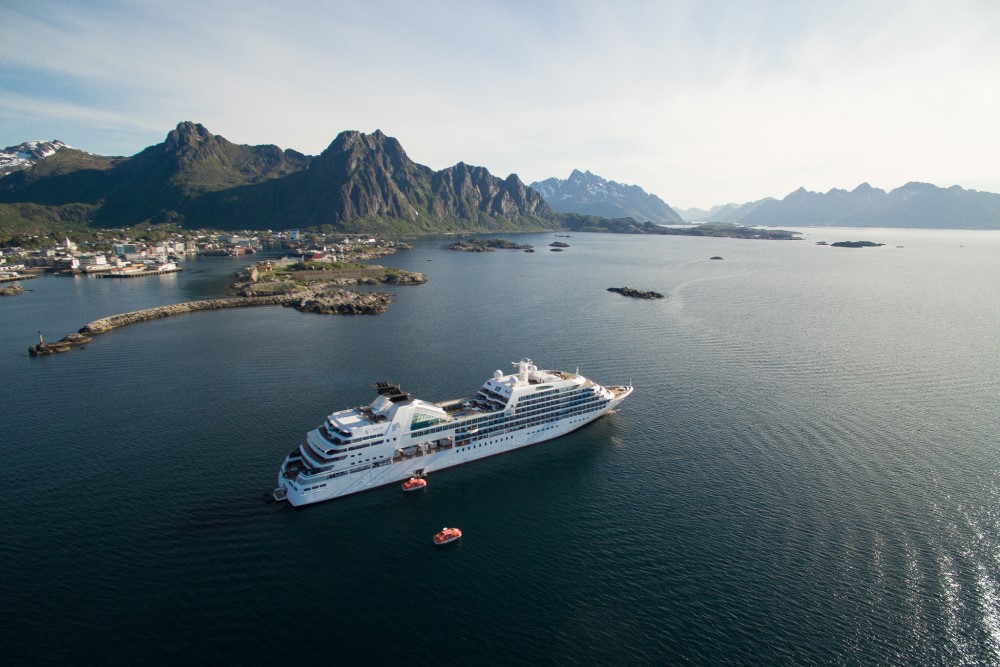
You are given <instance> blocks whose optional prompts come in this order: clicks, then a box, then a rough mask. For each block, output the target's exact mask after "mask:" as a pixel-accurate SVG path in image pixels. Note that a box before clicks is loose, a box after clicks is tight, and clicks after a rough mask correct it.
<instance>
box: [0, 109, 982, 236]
mask: <svg viewBox="0 0 1000 667" xmlns="http://www.w3.org/2000/svg"><path fill="white" fill-rule="evenodd" d="M574 216H575V217H574ZM684 216H685V217H686V218H687V219H689V220H696V221H704V222H727V223H736V224H740V225H751V226H771V227H789V226H791V227H794V226H844V227H928V228H932V227H938V228H981V229H1000V195H998V194H993V193H989V192H978V191H976V190H965V189H963V188H961V187H958V186H953V187H949V188H940V187H937V186H934V185H930V184H927V183H915V182H914V183H907V184H906V185H904V186H902V187H899V188H896V189H895V190H892V191H889V192H886V191H885V190H881V189H878V188H873V187H872V186H871V185H869V184H868V183H862V184H861V185H859V186H858V187H857V188H855V189H854V190H851V191H847V190H841V189H833V190H830V191H829V192H826V193H818V192H810V191H808V190H806V189H804V188H799V189H798V190H796V191H795V192H792V193H790V194H789V195H787V196H786V197H785V198H784V199H781V200H778V199H771V198H767V199H761V200H759V201H756V202H750V203H748V204H743V205H741V206H737V205H735V204H728V205H724V206H721V207H714V208H712V209H710V210H708V211H702V210H697V209H689V210H686V211H684ZM598 218H600V219H604V221H603V222H601V221H600V220H598ZM630 220H631V222H632V223H635V222H638V223H639V225H638V226H636V225H635V224H631V225H630V224H628V223H629V222H630ZM143 222H150V223H166V222H169V223H174V224H179V225H183V226H186V227H189V228H214V229H288V228H295V227H314V226H317V227H318V226H327V227H329V228H332V229H334V230H339V231H345V232H365V233H384V234H386V233H393V234H416V233H423V232H455V231H499V230H509V231H520V230H531V229H565V228H571V227H572V225H585V226H587V227H588V228H593V227H595V226H596V227H601V228H605V229H612V228H614V229H618V228H622V229H625V228H627V229H629V230H631V231H633V232H636V231H643V233H650V232H649V228H648V227H643V225H645V224H646V223H654V224H662V223H678V222H682V218H681V216H680V215H678V213H677V212H676V211H674V209H672V208H671V207H670V206H668V205H667V204H666V203H665V202H664V201H663V200H661V199H660V198H659V197H657V196H655V195H652V194H648V193H646V192H645V191H643V190H642V188H640V187H638V186H634V185H622V184H620V183H616V182H614V181H608V180H605V179H604V178H601V177H600V176H597V175H595V174H592V173H591V172H589V171H583V172H581V171H579V170H574V171H573V172H572V173H571V174H570V176H569V178H567V179H565V180H562V179H558V178H549V179H546V180H544V181H539V182H536V183H533V184H532V185H531V187H529V186H526V185H525V184H524V183H523V182H521V180H520V179H519V178H518V177H517V175H515V174H511V175H510V176H508V177H507V178H505V179H501V178H498V177H496V176H493V175H492V174H490V172H489V171H488V170H487V169H485V168H483V167H476V166H471V165H467V164H465V163H463V162H459V163H458V164H456V165H454V166H452V167H448V168H446V169H442V170H439V171H435V170H433V169H431V168H430V167H426V166H424V165H421V164H418V163H416V162H414V161H413V160H411V159H410V158H409V157H408V156H407V154H406V152H405V151H404V150H403V147H402V146H401V145H400V143H399V142H398V141H397V140H396V139H394V138H392V137H389V136H386V135H385V134H383V133H382V132H381V131H379V130H376V131H374V132H372V133H371V134H364V133H362V132H357V131H346V132H341V133H340V134H339V135H337V137H336V138H335V139H334V140H333V142H331V143H330V145H329V146H328V147H327V149H326V150H324V151H323V152H322V153H321V154H320V155H316V156H309V155H304V154H302V153H299V152H297V151H294V150H282V149H280V148H278V147H277V146H274V145H261V146H247V145H238V144H234V143H232V142H230V141H228V140H226V139H225V138H224V137H222V136H218V135H214V134H212V133H211V132H209V131H208V130H207V129H206V128H205V127H204V126H202V125H199V124H196V123H192V122H183V123H180V124H178V125H177V127H176V128H175V129H173V130H171V131H170V132H169V133H168V134H167V136H166V138H165V140H164V141H163V143H160V144H156V145H154V146H150V147H149V148H146V149H145V150H143V151H141V152H139V153H137V154H136V155H133V156H131V157H115V156H101V155H95V154H92V153H88V152H85V151H82V150H78V149H76V148H72V147H70V146H67V145H66V144H65V143H63V142H61V141H48V142H36V141H33V142H25V143H23V144H20V145H18V146H12V147H9V148H6V149H4V150H3V151H0V232H2V233H7V234H9V233H30V234H38V233H42V232H43V231H47V230H49V229H52V228H54V227H67V226H68V227H72V226H77V227H80V226H90V227H128V226H132V225H135V224H139V223H143ZM30 230H36V231H30Z"/></svg>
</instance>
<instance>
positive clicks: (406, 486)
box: [403, 477, 427, 491]
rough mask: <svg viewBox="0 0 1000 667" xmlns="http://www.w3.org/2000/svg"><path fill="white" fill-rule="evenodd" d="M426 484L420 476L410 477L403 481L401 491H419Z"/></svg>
mask: <svg viewBox="0 0 1000 667" xmlns="http://www.w3.org/2000/svg"><path fill="white" fill-rule="evenodd" d="M425 486H427V480H426V479H421V478H420V477H411V478H410V479H408V480H406V481H405V482H403V491H419V490H420V489H422V488H424V487H425Z"/></svg>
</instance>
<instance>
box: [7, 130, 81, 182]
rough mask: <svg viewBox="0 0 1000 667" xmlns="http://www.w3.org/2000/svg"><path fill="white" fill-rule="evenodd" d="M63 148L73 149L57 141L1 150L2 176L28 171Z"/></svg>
mask: <svg viewBox="0 0 1000 667" xmlns="http://www.w3.org/2000/svg"><path fill="white" fill-rule="evenodd" d="M63 148H72V146H67V145H66V144H64V143H63V142H61V141H59V140H58V139H55V140H53V141H37V140H36V141H25V142H24V143H23V144H18V145H17V146H8V147H7V148H4V149H3V150H0V174H2V175H7V174H9V173H11V172H12V171H18V170H21V169H27V168H29V167H32V166H34V165H35V164H37V163H38V162H39V161H41V160H44V159H45V158H47V157H49V156H50V155H55V154H56V152H57V151H59V150H61V149H63Z"/></svg>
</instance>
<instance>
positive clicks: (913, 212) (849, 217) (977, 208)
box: [705, 182, 1000, 229]
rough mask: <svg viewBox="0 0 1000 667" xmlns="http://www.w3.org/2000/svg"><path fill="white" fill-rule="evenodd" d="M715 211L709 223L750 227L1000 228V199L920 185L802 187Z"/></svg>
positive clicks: (994, 195) (959, 188)
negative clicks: (824, 189)
mask: <svg viewBox="0 0 1000 667" xmlns="http://www.w3.org/2000/svg"><path fill="white" fill-rule="evenodd" d="M711 211H712V212H709V213H710V214H709V216H708V217H707V218H706V219H705V221H710V222H732V223H737V224H741V225H751V226H753V225H760V226H769V227H770V226H778V227H795V226H803V227H922V228H974V229H1000V194H994V193H991V192H980V191H977V190H965V189H963V188H961V187H959V186H957V185H953V186H951V187H948V188H941V187H938V186H936V185H931V184H930V183H918V182H910V183H907V184H906V185H903V186H900V187H898V188H896V189H895V190H892V191H889V192H886V191H885V190H882V189H880V188H874V187H872V186H871V185H869V184H868V183H862V184H861V185H859V186H858V187H856V188H855V189H854V190H851V191H847V190H841V189H839V188H834V189H832V190H830V191H829V192H826V193H819V192H811V191H809V190H806V189H805V188H799V189H798V190H795V191H794V192H792V193H789V194H788V195H787V196H786V197H785V198H784V199H780V200H778V199H771V198H767V199H761V200H759V201H756V202H750V203H748V204H744V205H743V206H740V207H739V208H737V209H735V210H733V209H732V208H729V207H715V208H713V209H712V210H711Z"/></svg>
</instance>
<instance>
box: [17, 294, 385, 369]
mask: <svg viewBox="0 0 1000 667" xmlns="http://www.w3.org/2000/svg"><path fill="white" fill-rule="evenodd" d="M252 306H292V307H294V308H295V309H296V310H300V311H302V312H304V313H321V314H327V315H377V314H379V313H384V312H386V311H387V310H388V308H389V296H388V295H387V294H383V293H381V292H369V293H365V294H362V293H360V292H354V291H350V290H341V289H335V290H330V289H313V290H306V291H304V292H295V293H293V294H273V295H268V296H238V297H224V298H219V299H204V300H201V301H185V302H183V303H173V304H169V305H166V306H156V307H154V308H144V309H143V310H135V311H132V312H130V313H119V314H117V315H110V316H108V317H102V318H101V319H99V320H94V321H93V322H90V323H89V324H86V325H84V326H83V327H81V328H80V329H79V331H78V332H77V333H75V334H69V335H68V336H66V337H64V338H63V339H62V340H60V341H57V342H55V343H45V342H43V341H41V340H39V342H38V344H37V345H32V346H30V347H29V348H28V353H29V354H30V355H31V356H33V357H34V356H43V355H48V354H52V353H56V352H67V351H69V350H70V349H72V348H73V347H76V346H78V345H81V344H83V343H88V342H90V340H91V339H90V336H96V335H99V334H103V333H107V332H108V331H111V330H112V329H117V328H119V327H124V326H128V325H130V324H138V323H139V322H148V321H150V320H158V319H160V318H163V317H171V316H173V315H182V314H184V313H194V312H197V311H200V310H219V309H222V308H248V307H252Z"/></svg>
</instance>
